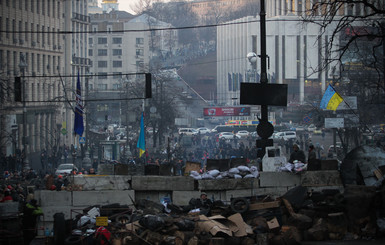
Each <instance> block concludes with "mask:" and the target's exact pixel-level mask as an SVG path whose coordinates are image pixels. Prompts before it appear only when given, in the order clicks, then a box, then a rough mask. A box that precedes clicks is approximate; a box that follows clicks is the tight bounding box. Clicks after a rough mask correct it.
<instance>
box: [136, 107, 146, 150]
mask: <svg viewBox="0 0 385 245" xmlns="http://www.w3.org/2000/svg"><path fill="white" fill-rule="evenodd" d="M136 147H137V148H139V157H142V155H143V153H144V152H145V151H146V140H145V137H144V121H143V113H142V117H141V119H140V134H139V139H138V144H137V145H136Z"/></svg>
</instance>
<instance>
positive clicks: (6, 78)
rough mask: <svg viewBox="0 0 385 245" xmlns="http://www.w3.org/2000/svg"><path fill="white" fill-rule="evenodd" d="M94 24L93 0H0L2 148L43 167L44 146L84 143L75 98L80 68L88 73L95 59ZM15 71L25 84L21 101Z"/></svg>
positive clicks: (56, 147)
mask: <svg viewBox="0 0 385 245" xmlns="http://www.w3.org/2000/svg"><path fill="white" fill-rule="evenodd" d="M88 26H89V17H88V16H87V0H83V1H76V0H72V1H63V0H57V1H50V0H40V1H30V0H24V1H21V0H20V1H1V2H0V28H1V32H0V71H1V77H2V85H5V86H2V87H1V90H2V91H1V100H2V103H1V105H0V107H1V120H0V121H1V125H2V126H1V128H2V130H1V135H0V136H1V137H0V138H1V153H3V154H6V155H9V154H15V153H19V152H20V151H25V153H26V156H27V158H26V160H29V163H30V165H31V166H32V167H38V168H40V167H45V166H40V153H41V151H43V150H46V151H47V153H48V154H56V153H57V152H58V150H59V146H63V145H64V144H65V145H67V146H68V145H71V144H75V145H78V144H76V142H75V137H74V134H73V122H74V112H73V109H72V107H73V102H72V101H74V100H75V95H74V94H75V88H76V81H77V74H78V72H79V74H80V75H85V74H86V73H87V69H88V67H89V66H90V64H91V63H90V62H89V60H88V59H87V41H88V39H87V35H88V34H87V31H88V30H89V29H88ZM15 77H21V90H22V99H21V101H22V102H16V103H15V101H14V99H15V96H14V93H13V92H14V90H15V87H14V85H13V84H14V80H15ZM81 81H82V88H85V79H84V78H83V77H82V79H81ZM70 104H71V106H70ZM19 150H20V151H19ZM37 163H39V165H38V164H37Z"/></svg>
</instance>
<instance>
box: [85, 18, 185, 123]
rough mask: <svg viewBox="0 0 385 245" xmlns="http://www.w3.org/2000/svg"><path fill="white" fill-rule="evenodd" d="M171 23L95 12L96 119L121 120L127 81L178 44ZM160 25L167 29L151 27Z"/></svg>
mask: <svg viewBox="0 0 385 245" xmlns="http://www.w3.org/2000/svg"><path fill="white" fill-rule="evenodd" d="M169 27H171V25H169V24H167V23H164V22H160V21H157V20H156V19H154V18H152V17H149V16H148V15H141V16H137V17H134V16H132V15H131V14H129V13H127V12H124V11H111V12H109V13H107V12H103V13H102V14H95V15H91V35H90V38H89V44H90V45H89V50H88V55H89V57H90V58H91V59H92V63H93V67H92V68H91V73H92V74H94V75H95V76H93V78H92V80H90V86H91V89H90V96H92V98H93V99H94V100H96V102H95V103H93V108H94V109H95V112H94V113H93V116H94V117H95V118H94V121H97V122H99V123H102V122H105V121H107V120H108V121H109V122H111V123H112V122H113V123H119V122H121V116H122V108H121V105H120V104H121V103H120V102H121V100H120V99H121V96H122V90H123V88H126V87H127V82H129V80H134V79H135V78H136V76H135V74H136V73H144V72H149V70H150V68H149V66H150V60H151V59H152V58H153V57H155V56H159V55H161V54H165V53H167V52H169V51H170V49H171V52H173V51H174V48H175V47H176V46H177V35H176V31H175V30H172V29H171V30H167V28H169ZM156 28H158V29H159V28H163V29H162V30H152V31H151V30H150V29H156ZM164 29H166V30H164ZM127 74H131V75H127ZM143 89H144V87H143ZM107 98H109V99H110V100H108V99H107ZM98 99H99V100H100V101H97V100H98ZM114 99H115V101H114ZM125 109H127V108H125ZM123 111H124V110H123ZM106 119H107V120H106Z"/></svg>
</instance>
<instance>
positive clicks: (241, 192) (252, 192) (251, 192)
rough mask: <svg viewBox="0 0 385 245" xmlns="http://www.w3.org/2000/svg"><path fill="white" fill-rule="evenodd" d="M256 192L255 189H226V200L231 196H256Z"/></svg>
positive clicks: (229, 199)
mask: <svg viewBox="0 0 385 245" xmlns="http://www.w3.org/2000/svg"><path fill="white" fill-rule="evenodd" d="M256 194H257V192H256V189H245V190H227V191H226V201H231V198H237V197H251V196H256Z"/></svg>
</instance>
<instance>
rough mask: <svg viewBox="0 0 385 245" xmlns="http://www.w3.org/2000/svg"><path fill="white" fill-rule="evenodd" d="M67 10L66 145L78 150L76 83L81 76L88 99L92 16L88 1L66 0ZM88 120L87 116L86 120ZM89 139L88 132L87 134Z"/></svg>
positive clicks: (65, 44)
mask: <svg viewBox="0 0 385 245" xmlns="http://www.w3.org/2000/svg"><path fill="white" fill-rule="evenodd" d="M63 7H64V30H65V31H66V32H65V33H64V34H63V35H62V38H63V42H64V74H65V75H66V76H65V77H64V78H63V80H64V81H65V97H66V98H65V99H66V100H67V101H71V102H70V103H67V104H66V105H65V112H64V114H63V117H64V122H65V124H66V131H67V134H66V137H65V141H64V143H65V144H66V145H74V146H75V147H78V146H79V145H80V144H79V139H78V136H77V135H74V126H73V124H74V120H75V119H74V118H75V113H74V109H73V108H74V102H73V101H74V100H75V92H76V83H77V78H78V76H77V75H78V74H79V77H80V83H81V88H82V96H83V97H82V98H83V100H86V99H87V91H88V81H87V79H88V77H87V76H86V75H88V74H89V69H90V67H91V65H92V64H91V60H90V59H89V58H88V32H89V30H90V29H89V27H90V17H89V16H88V0H82V1H78V0H71V1H63ZM70 104H71V105H70ZM86 120H87V118H86V116H85V115H84V121H86ZM82 136H86V130H85V132H84V135H82Z"/></svg>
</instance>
